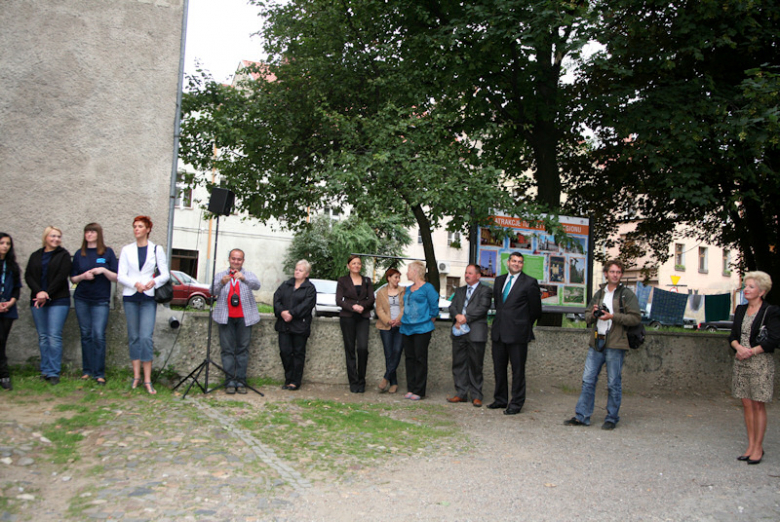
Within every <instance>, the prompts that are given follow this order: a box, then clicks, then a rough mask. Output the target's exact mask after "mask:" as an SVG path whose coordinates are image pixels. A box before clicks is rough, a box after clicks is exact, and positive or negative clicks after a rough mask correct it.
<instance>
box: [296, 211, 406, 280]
mask: <svg viewBox="0 0 780 522" xmlns="http://www.w3.org/2000/svg"><path fill="white" fill-rule="evenodd" d="M409 243H411V238H410V237H409V234H408V232H407V231H406V229H405V228H404V227H403V226H400V225H398V223H397V221H396V220H394V219H392V218H388V219H386V220H385V221H384V223H383V224H381V225H378V227H377V228H376V229H374V228H371V227H370V226H369V225H368V223H366V222H365V221H363V220H360V219H358V218H357V217H356V216H354V215H353V216H350V217H349V218H347V219H346V220H343V221H333V220H331V219H330V218H329V217H328V216H323V215H320V216H316V217H315V218H314V219H312V221H311V223H309V224H307V226H305V227H303V228H300V229H299V230H298V232H296V234H295V237H294V238H293V241H292V244H291V245H290V248H289V249H288V250H287V255H286V256H285V261H284V268H285V270H286V271H287V272H288V273H292V271H293V269H294V268H295V263H297V262H298V261H299V260H301V259H306V260H308V261H309V262H310V263H311V265H312V267H311V277H314V278H318V279H338V278H339V277H341V276H343V275H346V273H347V268H346V267H347V258H348V257H349V255H350V254H353V253H366V252H370V253H373V254H377V255H383V256H400V255H402V252H403V249H404V247H405V246H406V245H408V244H409ZM367 261H369V262H370V263H367V264H373V267H374V268H376V269H377V270H378V271H379V274H377V275H378V276H379V277H381V275H382V273H384V270H383V269H384V268H387V267H389V265H390V264H391V263H393V261H392V260H388V259H381V258H377V259H376V260H375V261H373V262H372V260H370V259H369V260H367ZM365 268H366V267H365V265H364V270H365ZM366 275H368V276H369V277H371V274H369V273H366Z"/></svg>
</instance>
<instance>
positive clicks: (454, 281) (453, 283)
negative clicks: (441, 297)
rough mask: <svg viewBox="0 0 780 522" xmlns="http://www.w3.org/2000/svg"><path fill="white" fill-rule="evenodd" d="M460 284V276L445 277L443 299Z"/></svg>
mask: <svg viewBox="0 0 780 522" xmlns="http://www.w3.org/2000/svg"><path fill="white" fill-rule="evenodd" d="M459 286H460V277H449V276H448V277H447V293H446V294H445V299H446V298H448V297H449V296H451V295H452V294H454V293H455V290H456V289H457V288H458V287H459Z"/></svg>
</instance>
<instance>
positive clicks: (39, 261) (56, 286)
mask: <svg viewBox="0 0 780 522" xmlns="http://www.w3.org/2000/svg"><path fill="white" fill-rule="evenodd" d="M60 243H62V231H61V230H60V229H59V228H56V227H46V230H44V231H43V248H41V249H40V250H36V251H35V252H33V253H32V255H31V256H30V259H29V260H28V261H27V268H26V269H25V271H24V281H25V282H26V283H27V286H29V287H30V307H31V308H30V309H31V311H32V316H33V321H35V329H36V330H37V331H38V347H39V348H40V350H41V376H42V377H43V378H44V379H46V380H47V381H48V382H49V384H59V383H60V369H61V366H62V328H63V327H64V326H65V319H67V318H68V311H69V310H70V285H69V284H68V276H69V275H70V267H71V259H70V254H69V253H68V251H67V250H65V249H64V248H62V247H61V246H60Z"/></svg>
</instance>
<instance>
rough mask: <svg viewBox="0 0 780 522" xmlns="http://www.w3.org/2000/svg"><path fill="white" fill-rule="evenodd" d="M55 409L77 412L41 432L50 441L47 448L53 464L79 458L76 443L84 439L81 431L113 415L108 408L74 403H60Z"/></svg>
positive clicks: (98, 424) (58, 420) (95, 425)
mask: <svg viewBox="0 0 780 522" xmlns="http://www.w3.org/2000/svg"><path fill="white" fill-rule="evenodd" d="M55 410H57V411H76V412H77V413H76V415H73V416H72V417H70V418H68V419H66V418H60V419H57V420H56V421H55V422H54V424H53V425H49V426H47V428H46V429H45V430H44V432H43V435H44V436H45V437H46V438H47V439H49V440H50V441H51V443H52V445H51V447H50V448H48V449H49V452H50V453H51V454H52V461H53V462H54V463H55V464H64V463H67V462H69V461H76V460H79V458H80V457H79V452H78V443H79V442H81V441H82V440H83V439H84V435H82V434H81V432H82V431H84V430H85V429H87V428H94V427H97V426H100V425H102V424H103V423H104V422H105V420H106V419H107V418H108V417H109V416H113V414H112V412H111V410H110V409H109V408H88V407H86V406H79V405H75V404H60V405H57V406H56V407H55Z"/></svg>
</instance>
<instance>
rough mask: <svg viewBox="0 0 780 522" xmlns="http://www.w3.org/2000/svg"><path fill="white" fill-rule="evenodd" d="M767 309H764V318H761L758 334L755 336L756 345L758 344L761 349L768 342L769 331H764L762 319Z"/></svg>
mask: <svg viewBox="0 0 780 522" xmlns="http://www.w3.org/2000/svg"><path fill="white" fill-rule="evenodd" d="M769 308H770V307H768V306H767V307H766V308H765V309H764V316H763V317H762V318H761V326H759V327H758V334H757V335H756V345H759V344H760V345H761V346H762V347H763V346H764V344H766V342H767V341H769V331H768V330H767V329H766V326H764V319H766V313H767V312H768V311H769Z"/></svg>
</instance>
